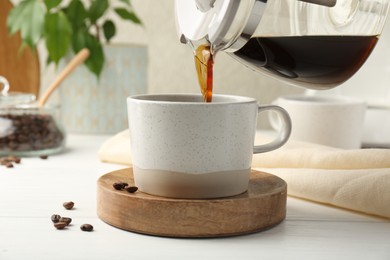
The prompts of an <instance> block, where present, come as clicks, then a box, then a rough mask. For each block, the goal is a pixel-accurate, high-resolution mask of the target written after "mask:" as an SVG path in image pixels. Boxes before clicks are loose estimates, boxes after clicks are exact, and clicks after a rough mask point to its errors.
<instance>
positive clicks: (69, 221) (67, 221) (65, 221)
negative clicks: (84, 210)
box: [58, 217, 72, 226]
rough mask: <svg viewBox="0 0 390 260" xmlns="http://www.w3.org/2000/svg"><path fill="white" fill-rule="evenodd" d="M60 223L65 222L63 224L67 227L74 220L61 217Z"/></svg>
mask: <svg viewBox="0 0 390 260" xmlns="http://www.w3.org/2000/svg"><path fill="white" fill-rule="evenodd" d="M58 222H63V223H66V225H67V226H69V224H70V223H71V222H72V219H71V218H68V217H61V218H60V219H59V220H58Z"/></svg>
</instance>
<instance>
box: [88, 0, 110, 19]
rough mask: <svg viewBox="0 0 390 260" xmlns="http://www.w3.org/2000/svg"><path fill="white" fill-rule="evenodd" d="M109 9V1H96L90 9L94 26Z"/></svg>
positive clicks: (89, 12)
mask: <svg viewBox="0 0 390 260" xmlns="http://www.w3.org/2000/svg"><path fill="white" fill-rule="evenodd" d="M107 9H108V0H94V1H93V2H92V4H91V6H90V8H89V11H88V15H89V19H90V20H91V23H92V24H94V23H96V21H97V20H98V19H99V18H100V17H102V15H103V14H104V13H105V12H106V11H107Z"/></svg>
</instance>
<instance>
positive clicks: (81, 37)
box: [72, 28, 104, 77]
mask: <svg viewBox="0 0 390 260" xmlns="http://www.w3.org/2000/svg"><path fill="white" fill-rule="evenodd" d="M72 48H73V51H74V52H75V53H77V52H79V51H80V50H81V49H83V48H87V49H89V51H90V53H91V55H90V56H89V58H88V59H87V60H86V61H85V65H87V67H88V69H89V70H90V71H91V72H92V73H94V74H95V75H96V76H97V77H99V76H100V74H101V72H102V70H103V64H104V53H103V48H102V45H101V43H100V42H99V40H97V39H96V37H94V36H93V35H91V34H90V33H89V32H88V30H87V29H86V28H80V29H79V30H78V31H77V32H76V33H74V34H73V38H72Z"/></svg>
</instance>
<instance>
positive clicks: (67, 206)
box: [62, 201, 74, 209]
mask: <svg viewBox="0 0 390 260" xmlns="http://www.w3.org/2000/svg"><path fill="white" fill-rule="evenodd" d="M62 205H63V206H64V208H66V209H72V208H73V206H74V202H73V201H68V202H64V203H62Z"/></svg>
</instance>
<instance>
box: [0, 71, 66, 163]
mask: <svg viewBox="0 0 390 260" xmlns="http://www.w3.org/2000/svg"><path fill="white" fill-rule="evenodd" d="M0 83H3V85H4V88H3V93H2V95H0V156H9V155H14V156H42V155H51V154H54V153H58V152H60V151H62V150H63V148H64V146H65V137H66V136H65V132H64V129H63V127H62V126H61V124H60V123H59V122H60V120H59V116H60V109H59V107H58V106H45V107H42V108H40V107H38V106H37V105H36V104H35V103H34V101H35V96H34V95H31V94H25V93H16V92H9V93H8V86H7V84H8V82H6V81H5V80H4V78H0ZM4 90H6V91H4Z"/></svg>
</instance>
